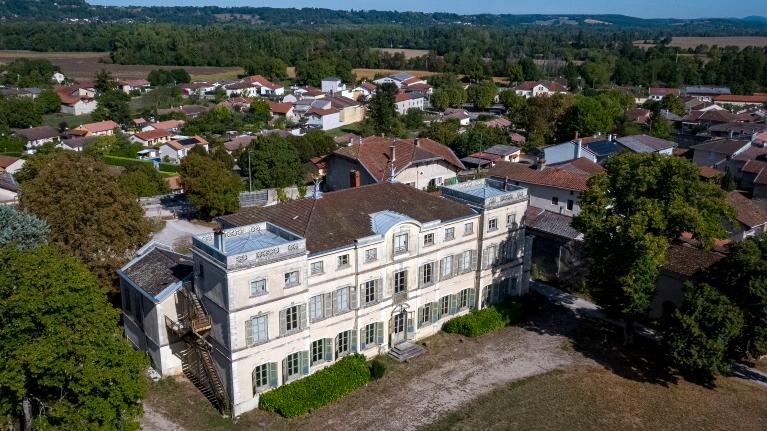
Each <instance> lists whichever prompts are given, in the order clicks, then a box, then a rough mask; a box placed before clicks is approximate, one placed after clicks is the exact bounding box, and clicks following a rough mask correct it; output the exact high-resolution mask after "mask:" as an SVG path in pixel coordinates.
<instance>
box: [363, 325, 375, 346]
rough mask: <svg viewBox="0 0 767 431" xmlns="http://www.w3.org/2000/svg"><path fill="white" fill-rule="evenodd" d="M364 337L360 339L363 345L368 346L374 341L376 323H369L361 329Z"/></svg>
mask: <svg viewBox="0 0 767 431" xmlns="http://www.w3.org/2000/svg"><path fill="white" fill-rule="evenodd" d="M362 332H363V334H364V336H365V338H364V339H363V340H362V342H363V343H364V345H365V346H369V345H371V344H375V343H376V324H375V323H371V324H369V325H367V326H365V329H364V330H363V331H362Z"/></svg>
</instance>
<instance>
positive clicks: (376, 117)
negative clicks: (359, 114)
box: [368, 82, 402, 135]
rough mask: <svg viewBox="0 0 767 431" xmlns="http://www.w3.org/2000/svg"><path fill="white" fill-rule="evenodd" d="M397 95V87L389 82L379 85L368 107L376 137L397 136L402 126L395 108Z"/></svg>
mask: <svg viewBox="0 0 767 431" xmlns="http://www.w3.org/2000/svg"><path fill="white" fill-rule="evenodd" d="M396 93H397V86H396V85H394V84H392V83H390V82H387V83H385V84H382V85H379V86H378V88H377V89H376V93H375V95H373V98H372V99H371V100H370V104H369V105H368V117H369V118H370V121H371V123H372V126H373V133H375V134H376V135H378V134H384V135H395V134H398V129H400V128H401V127H402V126H401V124H399V118H398V117H397V110H396V108H395V106H394V95H395V94H396Z"/></svg>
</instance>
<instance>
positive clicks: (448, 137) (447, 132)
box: [425, 120, 461, 148]
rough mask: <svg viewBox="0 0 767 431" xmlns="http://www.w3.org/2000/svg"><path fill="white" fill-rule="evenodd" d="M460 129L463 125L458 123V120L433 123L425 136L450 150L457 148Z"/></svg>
mask: <svg viewBox="0 0 767 431" xmlns="http://www.w3.org/2000/svg"><path fill="white" fill-rule="evenodd" d="M460 128H461V125H460V124H459V123H458V120H448V121H441V122H432V123H431V126H429V130H427V131H426V133H425V136H426V137H428V138H431V139H433V140H435V141H437V142H439V143H441V144H444V145H447V146H448V147H450V148H455V144H456V141H457V140H458V137H459V136H460V135H459V134H458V130H460Z"/></svg>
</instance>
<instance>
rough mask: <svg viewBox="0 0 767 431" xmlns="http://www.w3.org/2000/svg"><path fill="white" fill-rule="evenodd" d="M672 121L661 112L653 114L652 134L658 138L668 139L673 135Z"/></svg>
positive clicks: (651, 120) (651, 122) (651, 119)
mask: <svg viewBox="0 0 767 431" xmlns="http://www.w3.org/2000/svg"><path fill="white" fill-rule="evenodd" d="M672 131H673V129H672V127H671V122H670V121H668V120H667V119H665V118H663V116H662V115H660V114H653V115H652V117H651V118H650V135H652V136H655V137H656V138H661V139H668V138H670V137H671V132H672Z"/></svg>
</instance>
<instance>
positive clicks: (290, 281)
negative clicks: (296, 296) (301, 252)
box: [285, 271, 299, 287]
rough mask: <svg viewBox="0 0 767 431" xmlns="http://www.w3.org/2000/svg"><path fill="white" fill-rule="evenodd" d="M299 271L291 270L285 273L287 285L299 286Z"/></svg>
mask: <svg viewBox="0 0 767 431" xmlns="http://www.w3.org/2000/svg"><path fill="white" fill-rule="evenodd" d="M298 284H299V279H298V271H291V272H286V273H285V287H294V286H298Z"/></svg>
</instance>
